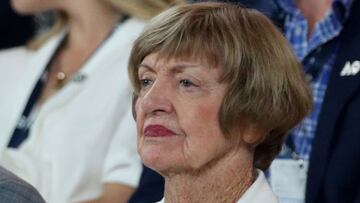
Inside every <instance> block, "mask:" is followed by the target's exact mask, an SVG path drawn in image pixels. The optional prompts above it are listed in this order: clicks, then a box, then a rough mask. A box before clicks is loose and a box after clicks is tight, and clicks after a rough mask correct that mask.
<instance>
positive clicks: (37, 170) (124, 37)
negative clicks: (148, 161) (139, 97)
mask: <svg viewBox="0 0 360 203" xmlns="http://www.w3.org/2000/svg"><path fill="white" fill-rule="evenodd" d="M178 3H183V1H180V0H174V1H162V0H159V1H153V0H151V1H146V0H143V1H140V0H139V1H129V2H128V1H117V0H76V1H72V0H31V1H28V0H13V1H12V6H13V7H14V9H15V10H16V11H17V12H18V13H21V14H36V13H39V12H43V11H53V12H55V13H56V15H57V20H56V21H55V23H54V25H53V26H52V27H51V28H50V30H49V31H48V32H46V33H44V34H42V35H40V36H39V37H37V38H35V39H34V40H33V41H32V42H31V43H30V44H29V46H28V47H27V48H20V49H11V50H5V51H4V52H2V53H1V54H0V63H1V66H2V67H8V69H6V68H4V69H3V71H4V73H1V75H2V76H1V77H2V78H1V80H2V81H4V85H2V86H3V87H2V88H0V94H4V95H8V96H7V99H5V100H2V103H1V104H2V105H1V106H0V109H1V111H2V112H6V113H5V115H7V116H6V117H7V118H6V117H1V118H0V120H1V121H4V122H2V124H1V129H2V130H3V132H2V134H3V135H5V136H2V137H1V140H0V141H1V151H4V152H2V156H1V158H0V162H1V164H3V165H4V166H5V167H6V168H8V169H10V170H11V171H12V172H14V173H15V174H17V175H18V176H20V177H22V178H24V179H25V180H27V181H28V182H30V183H31V184H33V185H34V186H35V187H36V188H37V189H38V190H39V192H40V193H41V194H42V195H43V197H44V198H45V200H46V201H47V202H127V200H128V199H129V197H130V196H131V194H132V193H133V191H134V187H136V186H137V183H138V180H139V176H140V172H141V169H142V168H141V163H140V161H139V159H138V158H137V157H136V152H135V151H136V150H135V138H134V134H135V126H134V124H133V121H132V119H131V106H130V104H131V90H130V85H129V83H128V81H127V77H126V71H125V70H126V67H127V59H128V56H129V52H130V48H131V44H132V41H133V39H135V37H136V36H137V35H138V34H139V33H140V32H141V30H142V28H143V26H144V24H145V23H144V22H145V21H144V20H146V19H149V18H150V17H152V16H154V15H155V14H157V13H159V12H160V11H161V10H163V9H165V8H168V7H170V6H172V5H175V4H178ZM12 71H13V72H12ZM14 90H15V91H14ZM17 90H21V91H17ZM9 91H10V92H9ZM14 101H16V102H14ZM9 106H10V107H9ZM24 109H25V110H24ZM19 117H20V119H19ZM24 120H25V121H24ZM24 122H25V123H26V124H25V125H23V123H24ZM14 126H15V127H14ZM14 128H15V129H14ZM6 145H8V148H7V147H6ZM29 163H31V164H29Z"/></svg>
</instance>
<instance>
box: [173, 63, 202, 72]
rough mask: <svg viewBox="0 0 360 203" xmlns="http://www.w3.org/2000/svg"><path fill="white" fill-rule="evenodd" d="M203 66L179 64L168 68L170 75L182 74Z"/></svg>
mask: <svg viewBox="0 0 360 203" xmlns="http://www.w3.org/2000/svg"><path fill="white" fill-rule="evenodd" d="M202 67H203V66H202V65H200V64H192V63H179V64H175V65H173V66H171V67H170V70H171V72H172V73H179V72H183V71H184V70H185V69H188V68H202Z"/></svg>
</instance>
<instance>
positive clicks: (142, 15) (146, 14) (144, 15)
mask: <svg viewBox="0 0 360 203" xmlns="http://www.w3.org/2000/svg"><path fill="white" fill-rule="evenodd" d="M103 1H104V2H107V3H109V4H110V5H111V6H112V7H114V9H116V10H118V11H119V12H120V13H123V14H124V15H129V16H131V17H135V18H138V19H141V20H149V19H151V18H152V17H154V16H156V15H157V14H159V13H160V12H161V11H163V10H165V9H167V8H170V7H172V6H175V5H181V4H185V3H186V0H103ZM66 24H67V18H66V15H65V14H64V13H61V12H57V13H56V20H55V22H54V24H53V25H52V26H51V27H50V28H49V29H48V31H46V32H44V33H41V34H39V35H38V36H35V37H34V38H33V39H32V40H31V41H30V42H29V43H28V44H27V47H28V48H29V49H32V50H36V49H38V48H40V47H41V46H42V45H43V44H44V43H45V42H46V41H47V40H48V39H50V38H51V37H52V36H54V35H56V34H57V33H59V32H60V31H61V30H62V29H63V28H64V26H65V25H66Z"/></svg>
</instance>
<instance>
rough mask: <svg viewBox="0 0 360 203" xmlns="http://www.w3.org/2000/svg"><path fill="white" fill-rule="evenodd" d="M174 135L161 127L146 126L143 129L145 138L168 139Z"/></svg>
mask: <svg viewBox="0 0 360 203" xmlns="http://www.w3.org/2000/svg"><path fill="white" fill-rule="evenodd" d="M173 135H176V133H175V132H174V131H172V130H170V129H168V128H166V127H164V126H162V125H148V126H147V127H146V128H145V129H144V136H145V137H168V136H173Z"/></svg>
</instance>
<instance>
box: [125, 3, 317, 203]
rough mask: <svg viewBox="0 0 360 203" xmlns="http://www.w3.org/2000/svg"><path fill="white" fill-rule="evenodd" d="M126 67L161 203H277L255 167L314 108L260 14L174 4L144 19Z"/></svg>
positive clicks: (263, 164)
mask: <svg viewBox="0 0 360 203" xmlns="http://www.w3.org/2000/svg"><path fill="white" fill-rule="evenodd" d="M263 29H265V30H267V31H268V32H262V30H263ZM129 64H130V65H129V75H130V78H131V81H132V84H133V86H134V89H135V92H134V103H133V105H134V106H133V107H134V115H135V119H136V122H137V133H138V137H137V138H138V151H139V154H140V156H141V158H142V160H143V162H144V164H145V165H147V166H148V167H150V168H152V169H154V170H155V171H157V172H159V173H160V174H161V175H162V176H163V177H164V178H165V193H164V199H163V200H162V202H166V203H172V202H210V203H212V202H214V203H215V202H229V203H230V202H238V203H263V202H269V203H270V202H271V203H276V202H278V200H277V198H276V196H275V195H274V193H273V192H272V191H271V189H270V186H269V185H268V183H267V181H266V179H265V176H264V174H263V172H262V171H261V170H266V169H267V168H268V167H269V165H270V164H271V162H272V160H273V159H274V158H275V156H276V155H277V153H278V152H279V151H280V148H281V145H282V141H283V139H284V137H285V135H286V134H287V133H288V131H289V129H291V128H292V127H293V126H294V125H296V124H297V123H298V122H299V121H301V119H302V118H304V117H305V116H306V114H307V113H308V112H309V111H310V109H311V103H312V102H311V95H310V91H309V88H308V85H307V83H306V81H305V79H304V77H303V76H304V75H303V73H302V71H301V69H300V67H299V66H298V63H297V62H296V58H295V56H294V54H293V52H292V50H291V48H290V46H289V44H288V43H287V41H286V40H285V38H283V36H282V34H281V33H280V32H279V31H278V30H277V28H275V26H274V25H273V24H272V23H271V22H270V21H269V20H268V19H267V18H266V17H264V16H263V15H262V14H260V13H259V12H256V11H254V10H250V9H245V8H242V7H240V6H235V5H230V4H224V3H198V4H192V5H185V6H177V7H174V8H172V9H169V10H167V11H165V12H163V13H161V14H160V15H159V16H157V17H155V18H154V19H153V20H152V21H150V23H149V24H148V25H147V27H146V28H145V31H144V32H143V33H142V34H141V35H140V37H139V38H138V39H137V40H136V41H135V44H134V48H133V50H132V53H131V57H130V63H129ZM260 169H261V170H260Z"/></svg>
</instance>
